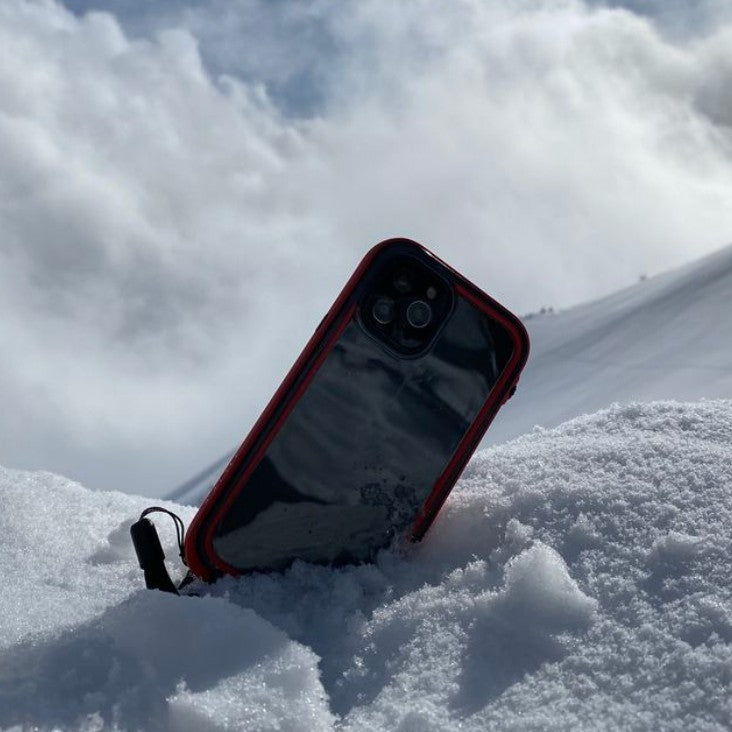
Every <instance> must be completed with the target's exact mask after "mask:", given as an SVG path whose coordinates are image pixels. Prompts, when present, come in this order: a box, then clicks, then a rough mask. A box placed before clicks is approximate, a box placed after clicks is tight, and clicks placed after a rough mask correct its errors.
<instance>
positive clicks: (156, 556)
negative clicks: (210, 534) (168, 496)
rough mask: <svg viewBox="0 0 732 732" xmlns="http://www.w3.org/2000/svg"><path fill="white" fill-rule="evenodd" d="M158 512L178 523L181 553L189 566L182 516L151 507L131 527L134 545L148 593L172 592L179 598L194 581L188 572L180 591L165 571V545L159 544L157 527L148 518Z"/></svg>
mask: <svg viewBox="0 0 732 732" xmlns="http://www.w3.org/2000/svg"><path fill="white" fill-rule="evenodd" d="M156 512H159V513H167V514H168V516H170V517H171V518H172V519H173V522H174V523H175V534H176V537H177V539H178V552H179V554H180V558H181V561H182V562H183V564H185V565H186V566H188V565H187V563H186V558H185V554H184V552H183V538H184V536H185V525H184V523H183V520H182V519H181V518H180V516H177V515H176V514H174V513H173V512H172V511H169V510H168V509H167V508H162V507H161V506H150V508H146V509H145V510H144V511H143V512H142V513H141V514H140V518H139V519H138V520H137V521H136V522H135V523H134V524H132V526H130V535H131V536H132V544H133V545H134V547H135V553H136V554H137V560H138V562H139V563H140V568H141V569H142V571H143V572H144V573H145V586H146V587H147V588H148V589H149V590H161V591H162V592H171V593H173V594H174V595H179V594H180V592H179V590H180V589H181V588H183V587H185V586H186V585H187V584H189V583H190V582H192V581H193V575H192V574H191V573H190V572H189V573H188V574H187V575H186V577H185V578H184V579H183V581H182V582H181V583H180V585H178V587H176V586H175V584H174V583H173V580H172V579H170V575H169V574H168V570H167V568H166V567H165V552H163V545H162V544H161V543H160V538H159V537H158V532H157V530H156V529H155V524H153V522H152V521H151V520H150V519H149V518H146V517H147V516H148V515H149V514H151V513H156Z"/></svg>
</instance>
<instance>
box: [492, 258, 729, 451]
mask: <svg viewBox="0 0 732 732" xmlns="http://www.w3.org/2000/svg"><path fill="white" fill-rule="evenodd" d="M526 325H527V328H528V330H529V334H530V336H531V357H530V359H529V363H528V365H527V367H526V369H525V371H524V374H523V376H522V378H521V385H520V387H519V388H520V391H519V392H518V395H517V398H516V399H513V400H511V401H510V402H509V403H508V404H507V405H506V407H505V408H504V409H503V410H501V413H500V414H499V417H498V418H497V419H496V422H495V423H494V425H493V426H492V427H491V429H490V431H489V434H488V440H489V441H490V442H493V443H496V442H501V441H503V440H506V439H510V438H512V437H515V436H516V435H520V434H523V433H524V432H526V431H528V430H530V429H531V427H532V426H534V425H535V424H540V425H542V426H545V427H547V426H553V425H557V424H559V423H560V422H563V421H565V420H566V419H569V418H571V417H575V416H577V415H579V414H587V413H591V412H594V411H596V410H597V409H600V408H602V407H606V406H609V405H610V404H612V403H613V402H621V403H627V402H630V401H651V400H654V399H677V400H697V399H702V398H707V399H711V398H729V397H732V246H727V247H725V248H724V249H722V250H720V251H718V252H715V253H714V254H711V255H709V256H707V257H705V258H703V259H701V260H698V261H696V262H693V263H691V264H689V265H687V266H685V267H682V268H679V269H676V270H673V271H671V272H667V273H665V274H662V275H659V276H657V277H653V278H650V279H648V280H644V281H642V282H639V283H638V284H636V285H635V286H633V287H630V288H628V289H626V290H623V291H621V292H618V293H615V294H613V295H611V296H609V297H606V298H603V299H602V300H598V301H596V302H592V303H589V304H586V305H581V306H579V307H575V308H572V309H571V310H567V311H566V312H562V313H558V314H556V315H553V314H548V315H543V316H538V317H534V318H529V319H527V320H526Z"/></svg>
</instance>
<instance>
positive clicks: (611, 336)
mask: <svg viewBox="0 0 732 732" xmlns="http://www.w3.org/2000/svg"><path fill="white" fill-rule="evenodd" d="M524 323H525V325H526V327H527V329H528V331H529V336H530V338H531V355H530V356H529V362H528V365H527V366H526V368H525V370H524V372H523V375H522V377H521V382H520V384H519V388H518V391H517V395H516V397H515V398H513V399H511V400H510V401H509V402H508V403H507V404H506V405H505V406H504V407H503V408H502V409H501V411H500V412H499V413H498V416H497V417H496V419H495V421H494V423H493V424H492V425H491V427H490V429H489V430H488V433H487V435H486V438H485V440H484V442H483V446H487V445H491V444H498V443H500V442H505V441H506V440H510V439H512V438H514V437H517V436H519V435H522V434H524V433H526V432H528V431H530V430H531V429H532V428H533V427H534V426H537V425H538V426H541V427H553V426H556V425H558V424H560V423H561V422H564V421H565V420H567V419H571V418H572V417H577V416H579V415H582V414H589V413H592V412H595V411H597V410H598V409H603V408H605V407H609V406H610V405H611V404H614V403H616V402H617V403H620V404H628V403H630V402H634V401H654V400H659V399H675V400H680V401H689V400H690V401H696V400H698V399H714V398H729V397H732V245H730V246H728V247H726V248H724V249H722V250H720V251H718V252H716V253H714V254H712V255H710V256H708V257H706V258H704V259H702V260H699V261H696V262H693V263H691V264H690V265H687V266H686V267H682V268H680V269H677V270H673V271H671V272H667V273H665V274H662V275H658V276H656V277H652V278H649V279H646V280H643V281H640V282H638V283H637V284H636V285H634V286H632V287H629V288H627V289H625V290H622V291H620V292H617V293H615V294H613V295H610V296H609V297H606V298H603V299H602V300H597V301H595V302H592V303H589V304H586V305H580V306H578V307H575V308H572V309H570V310H566V311H563V312H559V313H547V314H541V315H534V316H528V317H526V318H525V319H524ZM242 437H243V435H242ZM232 455H233V450H232V451H231V452H230V453H228V454H227V455H226V456H224V457H223V458H220V459H219V460H217V461H216V462H215V463H212V464H211V465H210V466H209V467H208V468H206V469H205V470H203V471H202V472H201V473H200V474H199V475H197V476H193V477H192V478H191V479H190V480H189V481H187V482H186V483H184V484H183V485H181V486H178V487H177V488H176V489H175V490H173V491H171V492H170V493H169V494H168V498H170V499H171V500H175V501H177V502H179V503H185V504H191V505H197V504H199V503H200V502H201V501H202V500H203V499H204V498H205V497H206V495H207V494H208V492H209V491H210V490H211V488H212V486H213V484H214V482H215V480H216V478H217V477H218V475H219V474H220V473H221V472H222V470H223V468H224V467H225V466H226V462H228V459H229V458H230V457H231V456H232Z"/></svg>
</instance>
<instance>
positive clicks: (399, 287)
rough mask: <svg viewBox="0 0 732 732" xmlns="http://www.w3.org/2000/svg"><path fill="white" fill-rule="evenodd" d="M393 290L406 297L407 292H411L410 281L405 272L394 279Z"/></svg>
mask: <svg viewBox="0 0 732 732" xmlns="http://www.w3.org/2000/svg"><path fill="white" fill-rule="evenodd" d="M394 289H395V290H396V291H397V292H398V293H399V294H400V295H406V294H407V293H408V292H411V291H412V281H411V280H410V279H409V277H408V275H407V274H406V273H405V272H400V273H399V274H398V275H397V276H396V277H395V278H394Z"/></svg>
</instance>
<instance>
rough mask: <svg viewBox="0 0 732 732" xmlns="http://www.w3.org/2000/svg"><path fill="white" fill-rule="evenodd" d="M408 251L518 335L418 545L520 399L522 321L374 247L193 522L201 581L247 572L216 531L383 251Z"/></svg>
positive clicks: (524, 346)
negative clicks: (404, 256)
mask: <svg viewBox="0 0 732 732" xmlns="http://www.w3.org/2000/svg"><path fill="white" fill-rule="evenodd" d="M405 245H409V246H411V247H415V248H417V249H418V250H419V251H420V252H421V253H422V254H423V255H425V256H428V257H430V258H431V259H433V260H434V261H435V262H438V263H439V265H440V266H441V267H442V268H444V270H446V271H448V272H449V273H450V275H451V277H452V282H451V284H452V286H453V287H454V289H455V292H456V293H457V294H458V295H459V296H460V297H462V298H464V299H465V300H467V301H469V302H470V303H471V304H472V305H473V306H474V307H475V308H477V309H479V310H481V311H483V312H485V313H486V314H488V315H489V316H490V318H491V319H493V320H495V321H498V322H499V323H500V324H501V326H503V328H504V329H505V331H506V332H507V333H508V334H509V335H510V338H511V342H512V346H513V348H512V353H511V355H510V358H509V360H508V363H507V364H506V365H505V367H504V368H503V370H502V371H501V373H500V376H499V378H498V380H497V381H496V383H495V384H494V386H493V388H492V389H491V391H490V393H489V394H488V397H487V399H486V400H485V403H484V404H483V406H482V408H481V409H480V411H479V413H478V415H477V417H476V418H475V419H474V420H473V422H472V424H470V427H469V428H468V429H467V431H466V432H465V433H464V435H463V436H462V439H461V440H460V442H459V444H458V447H457V449H456V451H455V452H454V454H453V455H452V458H451V459H450V460H449V462H448V463H447V464H446V465H445V467H444V470H443V471H442V473H441V474H440V475H439V477H438V479H437V481H436V482H435V483H434V484H433V486H432V489H431V491H430V492H429V495H428V497H427V499H426V501H425V502H424V504H423V505H422V509H421V510H420V512H419V514H418V516H417V518H416V520H415V521H414V523H413V524H412V526H411V529H410V531H409V538H410V539H412V540H415V541H416V540H419V539H421V538H422V537H423V536H424V534H425V533H426V531H427V530H428V528H429V527H430V525H431V524H432V522H433V521H434V519H435V517H436V516H437V513H438V511H439V510H440V508H441V506H442V504H443V503H444V501H445V499H446V498H447V496H448V494H449V492H450V490H451V489H452V488H453V486H454V485H455V483H456V481H457V479H458V478H459V476H460V473H461V472H462V470H463V468H464V467H465V465H466V463H467V461H468V460H469V458H470V457H471V455H472V454H473V452H474V451H475V449H476V448H477V446H478V444H479V442H480V440H481V438H482V437H483V435H484V434H485V431H486V430H487V429H488V426H489V425H490V423H491V421H492V420H493V418H494V417H495V415H496V413H497V412H498V409H499V408H500V407H501V405H502V404H503V403H504V402H505V401H506V400H507V399H508V398H509V397H510V396H511V395H512V394H513V391H514V389H515V386H516V384H517V382H518V378H519V375H520V373H521V370H522V369H523V367H524V365H525V363H526V360H527V358H528V353H529V339H528V334H527V333H526V330H525V328H524V326H523V325H522V323H521V322H520V321H519V319H518V318H517V317H516V316H515V315H513V314H512V313H510V312H509V311H508V310H507V309H506V308H504V307H503V306H502V305H500V304H499V303H497V302H496V301H495V300H493V299H492V298H491V297H489V296H488V295H487V294H485V293H484V292H482V291H481V290H480V289H479V288H477V287H476V286H475V285H474V284H473V283H471V282H470V281H469V280H467V279H466V278H464V277H463V276H462V275H460V274H459V273H457V272H456V271H455V270H453V269H452V268H451V267H449V265H447V264H445V262H443V261H442V260H440V259H439V258H437V257H435V255H434V254H432V253H431V252H429V251H428V250H427V249H425V248H424V247H422V246H421V245H420V244H418V243H417V242H414V241H411V240H409V239H401V238H400V239H389V240H386V241H383V242H381V243H380V244H377V245H376V246H375V247H373V248H372V249H371V250H370V251H369V252H368V253H367V254H366V256H365V257H364V258H363V260H362V261H361V262H360V264H359V265H358V267H357V268H356V270H355V271H354V273H353V274H352V275H351V277H350V278H349V280H348V282H347V283H346V285H345V287H344V288H343V290H342V291H341V293H340V294H339V295H338V297H337V298H336V300H335V302H334V303H333V305H332V307H331V308H330V310H329V311H328V313H327V315H326V316H325V317H324V318H323V320H322V321H321V323H320V325H319V326H318V327H317V328H316V330H315V332H314V333H313V335H312V337H311V338H310V340H309V341H308V343H307V345H306V346H305V348H304V349H303V351H302V353H301V354H300V356H299V357H298V359H297V360H296V361H295V363H294V365H293V366H292V368H291V369H290V371H289V372H288V374H287V376H286V377H285V379H284V380H283V382H282V384H281V385H280V386H279V388H278V389H277V391H276V392H275V394H274V396H273V397H272V399H271V400H270V402H269V403H268V405H267V407H266V408H265V409H264V411H263V412H262V414H261V416H260V417H259V419H258V420H257V422H256V423H255V425H254V427H253V428H252V430H251V431H250V433H249V434H248V436H247V437H246V439H245V440H244V442H243V443H242V445H241V446H240V448H239V449H238V450H237V452H236V453H235V455H234V456H233V458H232V459H231V461H230V462H229V464H228V466H227V467H226V469H225V470H224V472H223V473H222V475H221V477H220V478H219V480H218V481H217V482H216V484H215V485H214V487H213V489H212V490H211V492H210V493H209V495H208V496H207V498H206V499H205V501H204V502H203V504H202V505H201V507H200V509H199V510H198V513H197V514H196V516H195V517H194V519H193V521H192V522H191V525H190V527H189V529H188V532H187V534H186V538H185V556H186V561H187V563H188V565H189V567H190V569H191V570H192V571H193V573H194V574H196V575H197V576H199V577H201V578H203V579H205V580H208V581H211V580H213V579H215V578H216V576H217V575H219V574H220V573H227V574H232V575H239V574H241V572H240V571H239V570H238V569H237V568H236V567H234V566H231V565H230V564H228V563H227V562H225V561H224V560H223V559H222V558H221V557H219V556H218V555H217V553H216V551H215V549H214V546H213V536H214V533H215V529H216V526H217V525H218V523H219V521H220V520H221V517H222V516H224V515H225V514H226V511H227V510H228V509H229V507H230V506H231V505H232V503H233V501H234V500H235V499H236V498H237V496H238V494H239V492H240V490H241V489H242V487H243V486H244V484H245V483H246V480H247V476H248V475H249V474H251V472H252V471H253V470H254V468H255V467H256V466H257V464H258V463H259V461H260V460H261V459H262V457H263V455H264V454H265V452H266V450H267V447H268V445H269V444H270V443H271V441H272V439H273V438H274V437H275V436H276V435H277V433H278V431H279V429H280V427H281V425H282V424H283V423H284V421H285V420H286V418H287V416H288V415H289V414H290V413H291V412H292V410H293V409H294V407H295V406H296V405H297V403H298V401H299V399H300V398H301V397H302V395H303V394H304V393H305V391H306V389H307V388H308V385H309V384H310V383H311V381H312V379H313V377H314V376H315V374H316V373H317V372H318V369H319V368H320V367H321V365H322V364H323V362H324V360H325V359H326V358H327V356H328V354H329V353H330V351H331V350H332V348H333V346H334V344H335V343H336V342H337V341H338V338H339V337H340V335H341V334H342V332H343V330H344V328H345V327H346V326H347V325H348V323H349V322H351V319H352V317H353V315H354V311H355V309H356V307H357V304H356V302H354V293H355V291H356V289H357V287H358V285H359V283H361V281H362V279H363V278H364V277H365V276H366V274H367V273H368V272H369V270H370V268H371V266H372V264H373V263H374V261H375V260H376V259H377V257H378V256H379V255H380V254H381V253H382V252H384V251H385V250H387V249H388V248H389V247H396V246H405ZM252 449H255V452H254V453H253V454H250V453H251V451H252ZM234 476H236V480H235V481H233V478H234Z"/></svg>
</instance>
